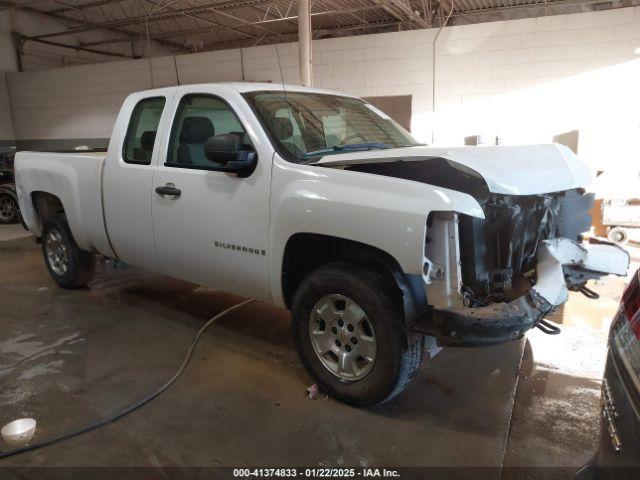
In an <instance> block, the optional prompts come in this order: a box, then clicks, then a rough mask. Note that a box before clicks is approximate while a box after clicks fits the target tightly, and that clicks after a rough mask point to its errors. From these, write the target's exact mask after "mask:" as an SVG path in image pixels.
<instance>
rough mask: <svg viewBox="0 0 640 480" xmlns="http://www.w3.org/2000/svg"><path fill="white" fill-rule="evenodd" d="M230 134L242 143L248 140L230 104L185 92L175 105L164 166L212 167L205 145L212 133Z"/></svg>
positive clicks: (248, 143) (246, 143)
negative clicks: (176, 105) (176, 109)
mask: <svg viewBox="0 0 640 480" xmlns="http://www.w3.org/2000/svg"><path fill="white" fill-rule="evenodd" d="M221 134H233V135H237V136H238V137H240V139H241V142H242V144H244V145H251V140H250V139H249V136H248V135H247V132H246V131H245V129H244V128H243V126H242V124H241V123H240V121H239V120H238V117H236V115H235V113H234V112H233V110H231V107H229V105H227V104H226V103H225V102H224V101H222V100H220V99H218V98H216V97H213V96H211V95H200V94H195V95H185V96H184V97H183V98H182V100H181V101H180V104H179V106H178V111H177V112H176V117H175V119H174V122H173V127H172V129H171V137H170V139H169V152H168V155H167V163H166V165H167V166H172V167H187V168H198V167H203V168H206V167H211V166H213V165H214V163H213V162H211V161H210V160H208V159H207V157H206V155H205V153H204V145H205V143H206V142H207V140H209V139H210V138H211V137H213V136H214V135H221Z"/></svg>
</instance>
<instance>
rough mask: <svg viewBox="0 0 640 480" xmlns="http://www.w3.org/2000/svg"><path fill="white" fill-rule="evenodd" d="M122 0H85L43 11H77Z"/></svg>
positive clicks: (54, 12) (53, 12)
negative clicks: (90, 0)
mask: <svg viewBox="0 0 640 480" xmlns="http://www.w3.org/2000/svg"><path fill="white" fill-rule="evenodd" d="M121 1H122V0H95V1H93V2H85V3H82V4H80V5H70V6H68V7H61V8H56V9H53V10H47V11H43V13H46V14H47V15H51V14H53V15H60V14H63V13H67V12H79V11H80V10H86V9H87V8H97V7H103V6H105V5H110V4H112V3H120V2H121Z"/></svg>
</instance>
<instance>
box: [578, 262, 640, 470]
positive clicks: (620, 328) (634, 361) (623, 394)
mask: <svg viewBox="0 0 640 480" xmlns="http://www.w3.org/2000/svg"><path fill="white" fill-rule="evenodd" d="M578 478H579V479H581V480H582V479H598V480H600V479H616V480H618V479H638V478H640V270H638V271H637V272H636V273H635V275H634V276H633V279H632V280H631V282H630V283H629V285H628V286H627V289H626V290H625V292H624V294H623V296H622V302H621V304H620V308H619V309H618V313H617V314H616V318H615V319H614V321H613V324H612V325H611V330H610V333H609V352H608V355H607V363H606V367H605V371H604V379H603V381H602V417H601V419H600V442H599V446H598V452H597V453H596V455H595V456H594V458H593V460H592V462H591V465H589V466H588V467H586V468H585V469H584V470H582V471H581V472H580V473H579V474H578Z"/></svg>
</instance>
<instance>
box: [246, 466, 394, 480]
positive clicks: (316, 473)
mask: <svg viewBox="0 0 640 480" xmlns="http://www.w3.org/2000/svg"><path fill="white" fill-rule="evenodd" d="M233 476H234V477H235V478H256V477H258V478H358V477H360V478H400V473H399V472H398V471H397V470H393V469H387V468H359V469H355V468H306V469H304V470H301V469H297V468H253V469H252V468H236V469H234V470H233Z"/></svg>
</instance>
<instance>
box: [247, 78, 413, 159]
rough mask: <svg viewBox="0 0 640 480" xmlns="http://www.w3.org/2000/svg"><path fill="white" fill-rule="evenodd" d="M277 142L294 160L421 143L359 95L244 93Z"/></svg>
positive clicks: (286, 155)
mask: <svg viewBox="0 0 640 480" xmlns="http://www.w3.org/2000/svg"><path fill="white" fill-rule="evenodd" d="M244 97H245V98H246V99H247V101H248V102H249V104H250V105H251V106H252V107H253V109H254V111H255V112H256V114H257V115H258V117H259V118H260V121H261V122H262V125H263V126H264V128H265V129H266V130H267V132H268V133H269V136H270V137H271V139H272V140H273V141H274V142H275V143H276V146H277V148H278V150H279V151H280V152H281V153H282V154H283V155H284V156H285V158H286V159H287V160H289V161H292V162H313V161H315V160H317V159H318V157H321V156H324V155H330V154H333V153H341V152H345V151H354V150H372V149H384V148H397V147H404V146H411V145H419V143H418V142H416V141H415V140H414V139H413V138H412V137H411V135H410V134H409V133H408V132H407V131H406V130H404V129H403V128H402V127H401V126H400V125H398V124H397V123H396V122H394V121H393V120H392V119H391V118H389V116H387V115H386V114H384V113H383V112H381V111H380V110H378V109H377V108H375V107H374V106H373V105H370V104H368V103H366V102H364V101H363V100H359V99H357V98H349V97H341V96H339V95H326V94H320V93H307V92H286V93H285V92H273V91H261V92H250V93H246V94H244Z"/></svg>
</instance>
